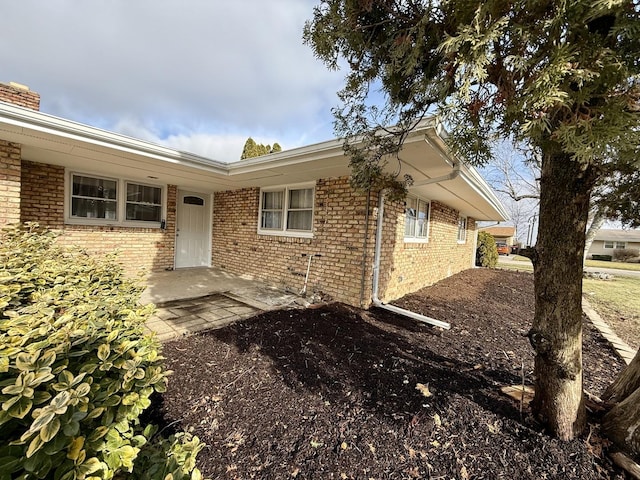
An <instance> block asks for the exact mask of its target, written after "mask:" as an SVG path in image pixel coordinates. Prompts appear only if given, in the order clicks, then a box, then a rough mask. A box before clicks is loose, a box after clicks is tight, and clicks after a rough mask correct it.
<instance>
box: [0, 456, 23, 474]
mask: <svg viewBox="0 0 640 480" xmlns="http://www.w3.org/2000/svg"><path fill="white" fill-rule="evenodd" d="M19 465H20V458H17V457H0V475H7V474H11V473H13V472H16V471H18V467H19Z"/></svg>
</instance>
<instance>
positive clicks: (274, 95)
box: [0, 0, 345, 162]
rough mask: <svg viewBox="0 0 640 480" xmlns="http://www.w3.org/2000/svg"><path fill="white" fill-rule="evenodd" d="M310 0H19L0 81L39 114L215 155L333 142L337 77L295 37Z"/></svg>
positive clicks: (4, 37)
mask: <svg viewBox="0 0 640 480" xmlns="http://www.w3.org/2000/svg"><path fill="white" fill-rule="evenodd" d="M317 3H318V1H316V0H182V1H178V0H135V1H132V0H91V1H80V0H46V1H42V0H20V1H11V2H5V3H4V4H3V6H2V29H0V38H1V40H0V64H1V65H2V70H1V71H2V76H1V77H0V82H3V83H8V82H17V83H21V84H24V85H27V86H28V87H29V88H30V89H31V90H33V91H36V92H38V93H39V94H40V95H41V106H40V110H41V111H42V112H45V113H48V114H51V115H55V116H58V117H62V118H66V119H70V120H74V121H77V122H81V123H85V124H88V125H92V126H95V127H99V128H103V129H106V130H109V131H114V132H118V133H122V134H125V135H129V136H132V137H135V138H140V139H144V140H148V141H151V142H155V143H159V144H162V145H167V146H170V147H174V148H177V149H179V150H184V151H188V152H191V153H197V154H200V155H203V156H205V157H208V158H212V159H215V160H220V161H226V162H231V161H236V160H239V159H240V155H241V153H242V147H243V146H244V143H245V141H246V140H247V138H248V137H249V136H251V137H252V138H253V139H254V140H256V142H258V143H263V144H273V143H274V142H278V143H279V144H280V145H281V146H282V148H283V149H285V150H288V149H291V148H295V147H299V146H304V145H309V144H313V143H317V142H321V141H325V140H330V139H332V138H334V134H333V117H332V114H331V108H333V107H335V106H338V105H339V101H338V97H337V95H336V92H337V91H338V90H340V89H341V87H342V85H343V78H344V75H345V72H340V71H338V72H336V71H329V70H328V69H327V68H326V67H325V66H324V64H323V63H322V62H321V61H319V60H318V59H317V58H316V57H315V56H314V54H313V51H312V50H311V48H310V47H309V46H307V45H304V44H303V42H302V30H303V27H304V23H305V21H306V20H310V19H311V18H312V16H313V7H314V5H316V4H317Z"/></svg>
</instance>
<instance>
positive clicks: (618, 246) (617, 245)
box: [604, 240, 627, 250]
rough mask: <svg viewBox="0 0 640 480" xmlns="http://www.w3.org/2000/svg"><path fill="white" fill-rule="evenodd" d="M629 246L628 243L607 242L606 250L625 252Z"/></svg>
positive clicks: (605, 244) (605, 243) (605, 242)
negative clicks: (612, 249)
mask: <svg viewBox="0 0 640 480" xmlns="http://www.w3.org/2000/svg"><path fill="white" fill-rule="evenodd" d="M626 246H627V243H626V242H614V241H613V240H605V241H604V248H615V249H622V250H624V249H625V248H626Z"/></svg>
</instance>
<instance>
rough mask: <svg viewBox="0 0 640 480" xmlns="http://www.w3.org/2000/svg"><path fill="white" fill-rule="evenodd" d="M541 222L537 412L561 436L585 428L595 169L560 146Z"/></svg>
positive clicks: (545, 179) (550, 166)
mask: <svg viewBox="0 0 640 480" xmlns="http://www.w3.org/2000/svg"><path fill="white" fill-rule="evenodd" d="M541 173H542V176H541V185H540V186H541V191H540V217H539V218H540V223H539V226H538V241H537V245H536V250H535V253H534V258H533V265H534V275H535V276H534V284H535V295H536V300H535V302H536V303H535V315H534V321H533V325H532V328H531V330H530V332H529V340H530V342H531V345H532V346H533V349H534V350H535V368H534V377H535V378H534V382H535V397H534V400H533V402H532V409H533V412H534V414H535V415H536V416H537V417H538V418H539V420H540V421H542V423H543V424H545V425H546V426H547V427H548V428H549V430H550V431H551V432H552V433H554V434H555V435H557V436H558V437H559V438H560V439H563V440H571V439H573V438H574V437H575V436H577V435H579V434H580V433H582V432H583V430H584V428H585V426H586V412H585V405H584V396H583V393H582V267H583V257H582V256H583V252H584V244H585V229H586V225H587V217H588V214H589V196H590V193H591V189H592V188H593V183H594V182H593V178H592V177H593V174H592V172H591V169H590V168H589V167H588V166H586V165H583V164H580V163H578V162H575V161H573V160H571V158H570V157H569V156H568V155H566V154H564V153H559V152H558V151H556V152H552V153H547V154H545V156H544V157H543V161H542V172H541Z"/></svg>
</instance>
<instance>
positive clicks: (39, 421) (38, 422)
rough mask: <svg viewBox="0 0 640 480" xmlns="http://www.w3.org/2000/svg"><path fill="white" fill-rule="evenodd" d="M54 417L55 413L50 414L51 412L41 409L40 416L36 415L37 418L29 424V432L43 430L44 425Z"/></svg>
mask: <svg viewBox="0 0 640 480" xmlns="http://www.w3.org/2000/svg"><path fill="white" fill-rule="evenodd" d="M55 416H56V414H55V412H52V411H51V410H44V409H43V410H42V411H41V412H40V415H38V418H36V419H35V421H34V422H33V423H32V424H31V428H29V431H30V432H37V431H38V430H40V429H41V428H43V427H44V426H45V425H47V424H49V422H51V421H52V420H53V419H54V418H55Z"/></svg>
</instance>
